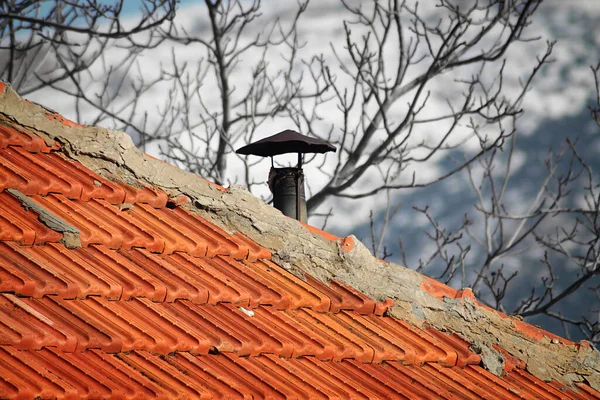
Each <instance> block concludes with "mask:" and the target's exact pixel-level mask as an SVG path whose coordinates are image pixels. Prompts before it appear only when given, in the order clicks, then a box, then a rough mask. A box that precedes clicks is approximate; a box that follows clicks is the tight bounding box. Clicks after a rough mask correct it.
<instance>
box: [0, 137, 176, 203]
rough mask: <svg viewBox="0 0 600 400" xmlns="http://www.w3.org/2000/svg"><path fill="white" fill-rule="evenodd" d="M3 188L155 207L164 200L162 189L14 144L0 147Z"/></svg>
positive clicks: (85, 199)
mask: <svg viewBox="0 0 600 400" xmlns="http://www.w3.org/2000/svg"><path fill="white" fill-rule="evenodd" d="M7 188H11V189H17V190H19V191H20V192H22V193H24V194H26V195H29V196H33V195H48V194H51V193H56V194H61V195H63V196H65V197H67V198H69V199H81V200H83V201H89V200H90V199H102V200H106V201H108V202H109V203H111V204H122V203H130V204H136V203H146V204H149V205H150V206H152V207H155V208H162V207H165V206H166V204H167V201H168V196H167V194H166V193H165V192H163V191H162V190H158V189H151V188H149V187H147V186H144V185H142V184H140V183H135V187H134V186H131V185H125V184H122V183H117V182H113V181H111V180H108V179H105V178H103V177H101V176H100V175H98V174H96V173H94V172H92V171H90V170H89V169H87V168H85V167H83V166H82V165H81V164H80V163H78V162H76V161H73V160H70V159H68V158H66V157H65V156H63V155H62V154H59V153H56V152H53V153H49V154H43V153H37V154H32V153H30V152H28V151H27V150H25V149H23V148H18V147H9V148H7V149H4V150H0V191H1V190H3V189H7Z"/></svg>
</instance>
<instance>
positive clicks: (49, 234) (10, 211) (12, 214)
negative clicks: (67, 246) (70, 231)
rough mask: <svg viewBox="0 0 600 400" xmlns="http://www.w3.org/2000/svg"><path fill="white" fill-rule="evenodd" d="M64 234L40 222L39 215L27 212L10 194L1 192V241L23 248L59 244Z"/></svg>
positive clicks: (30, 211)
mask: <svg viewBox="0 0 600 400" xmlns="http://www.w3.org/2000/svg"><path fill="white" fill-rule="evenodd" d="M61 239H62V234H61V233H59V232H56V231H53V230H52V229H49V228H47V227H46V226H45V225H44V224H42V223H41V222H39V221H38V215H37V214H36V213H35V212H33V211H32V210H25V208H23V206H22V205H21V203H20V202H19V200H17V199H16V198H15V197H13V196H12V195H10V194H9V193H8V192H6V191H3V192H0V241H14V242H17V243H19V244H20V245H23V246H31V245H34V244H36V245H39V244H43V243H46V242H58V241H59V240H61Z"/></svg>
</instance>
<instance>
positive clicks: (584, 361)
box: [0, 85, 600, 399]
mask: <svg viewBox="0 0 600 400" xmlns="http://www.w3.org/2000/svg"><path fill="white" fill-rule="evenodd" d="M0 92H1V93H2V94H1V95H0V190H1V191H0V210H1V212H0V304H1V305H2V306H1V307H0V314H1V318H0V360H1V362H0V398H24V399H25V398H33V397H39V398H99V397H102V398H104V397H118V398H134V397H135V398H151V397H159V398H177V397H180V398H185V397H192V398H197V397H199V398H213V397H223V398H250V397H252V398H311V399H312V398H402V397H407V398H427V399H431V398H482V397H486V398H501V399H508V398H526V399H530V398H531V399H533V398H548V399H555V398H573V399H590V398H600V392H598V390H600V385H599V382H600V381H599V376H600V375H599V368H600V367H599V364H600V363H599V362H598V360H600V357H599V355H598V354H599V353H598V351H596V350H595V349H593V348H592V347H591V346H590V345H589V344H587V343H586V342H580V343H571V342H569V341H567V340H565V339H562V338H560V337H558V336H555V335H552V334H550V333H548V332H545V331H542V330H541V329H538V328H536V327H533V326H531V325H529V324H527V323H525V322H523V321H520V320H518V319H515V318H511V317H508V316H506V315H503V314H500V313H498V312H496V311H494V310H490V309H487V308H485V307H484V306H482V305H481V304H479V303H478V302H477V300H476V299H475V298H474V297H473V295H472V293H471V292H470V290H468V289H466V290H462V291H456V290H454V289H452V288H450V287H447V286H445V285H442V284H439V283H436V282H435V281H433V280H431V279H428V278H425V277H424V276H422V275H420V274H417V273H416V272H414V271H410V270H408V269H406V268H402V267H400V266H396V265H394V264H390V263H383V262H381V261H379V260H377V259H375V258H373V257H372V256H371V255H370V253H368V251H367V250H366V249H365V248H364V246H363V245H362V244H361V243H360V242H359V241H358V240H357V239H356V238H354V237H352V236H349V237H346V238H337V237H335V236H333V235H331V234H328V233H326V232H321V231H319V230H317V229H315V228H312V227H309V226H306V225H302V224H300V223H298V222H297V221H294V220H291V219H289V218H287V217H284V216H283V215H281V213H279V211H277V210H275V209H273V208H272V207H269V206H267V205H265V204H264V203H262V202H261V201H260V200H259V199H256V198H255V197H253V196H252V195H251V194H249V193H248V192H246V191H244V190H242V189H239V188H230V189H224V188H222V187H220V186H217V185H215V184H211V183H209V182H207V181H206V180H204V179H202V178H200V177H197V176H194V175H192V174H190V173H187V172H185V171H181V170H178V169H176V168H175V167H172V166H170V165H168V164H166V163H163V162H161V161H159V160H156V159H153V158H152V157H150V156H147V155H144V154H142V153H141V152H139V151H138V150H137V149H136V148H135V146H133V143H132V142H131V140H130V139H129V138H128V137H127V136H126V135H125V134H123V133H120V132H114V131H110V130H106V129H103V128H97V127H83V126H81V125H78V124H76V123H74V122H72V121H68V120H65V119H64V118H63V117H61V116H60V115H57V114H55V113H52V112H50V111H48V110H47V109H44V108H43V107H41V106H38V105H35V104H32V103H29V102H27V101H25V100H22V99H21V98H20V97H18V95H17V94H16V93H15V92H14V91H13V90H12V89H11V88H10V87H9V86H5V85H0Z"/></svg>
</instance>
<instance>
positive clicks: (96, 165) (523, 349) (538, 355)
mask: <svg viewBox="0 0 600 400" xmlns="http://www.w3.org/2000/svg"><path fill="white" fill-rule="evenodd" d="M47 115H48V114H47V112H46V111H45V110H44V109H43V108H42V107H40V106H37V105H35V104H31V103H27V102H25V101H23V100H22V99H21V98H20V97H19V96H18V95H17V94H16V93H15V92H14V91H13V90H12V88H10V86H8V85H7V87H6V89H5V92H4V94H2V95H0V116H3V117H4V118H5V119H10V120H13V121H15V122H17V123H18V124H19V125H21V126H23V127H24V129H23V131H24V132H25V133H29V134H34V135H38V136H40V137H42V138H43V139H44V140H45V141H46V144H48V145H49V146H52V145H53V144H54V141H58V142H59V143H60V144H61V145H62V151H63V152H64V153H65V154H66V155H68V156H69V157H70V158H72V159H75V160H78V161H80V162H81V163H82V164H84V165H85V166H86V167H88V168H90V169H91V170H93V171H95V172H97V173H99V174H101V175H103V176H109V177H110V178H111V179H115V177H117V178H118V179H121V180H123V181H124V182H134V181H135V180H136V179H138V180H140V181H142V182H144V183H147V184H149V185H153V186H156V187H159V188H161V189H163V190H164V191H166V192H167V193H168V194H169V195H170V196H171V197H176V196H179V195H181V194H184V195H186V196H188V197H189V198H190V199H192V203H191V204H188V205H186V206H185V207H186V208H188V209H189V210H190V211H192V212H196V213H199V214H200V215H202V216H203V217H204V218H206V219H208V220H210V221H212V222H213V223H215V224H217V225H218V226H220V227H221V228H223V229H225V230H226V231H229V232H232V233H233V232H241V233H243V234H245V235H246V236H248V237H249V238H250V239H252V240H254V241H255V242H257V243H258V244H260V245H261V246H263V247H265V248H267V249H269V250H270V251H271V252H272V254H273V260H274V261H275V262H276V263H278V264H280V265H282V266H283V267H284V268H286V269H288V270H290V271H291V272H292V273H294V274H296V275H297V276H300V277H303V274H304V273H308V274H310V275H312V276H314V277H315V278H317V279H319V280H321V281H322V282H325V283H327V282H328V281H329V280H330V279H337V280H339V281H341V282H343V283H345V284H347V285H350V286H353V287H354V288H356V289H358V290H360V291H361V292H363V293H364V294H366V295H367V296H370V297H371V298H373V299H375V300H377V301H382V300H385V299H386V298H391V299H393V300H394V306H393V307H392V308H390V309H389V310H388V313H389V314H390V315H392V316H394V317H396V318H399V319H402V320H405V321H408V322H410V323H413V324H415V325H417V326H432V327H434V328H436V329H439V330H442V331H445V330H450V331H453V332H456V333H459V334H460V335H462V336H463V337H464V338H465V339H467V340H468V341H469V342H471V344H472V348H476V349H478V353H479V354H480V356H481V358H482V363H483V365H484V367H485V368H486V369H488V370H489V371H491V372H492V373H495V374H500V373H502V371H503V367H504V358H503V356H502V354H501V353H500V352H498V351H497V350H495V349H494V346H498V347H500V348H503V349H505V350H506V351H507V352H508V353H509V354H511V355H513V356H514V357H516V358H518V359H519V360H522V361H523V362H524V363H525V365H526V369H527V371H529V372H530V373H531V374H533V375H535V376H536V377H538V378H540V379H542V380H545V381H553V380H554V381H558V382H561V383H563V384H566V385H572V384H573V383H575V382H581V381H586V382H588V383H589V385H590V386H591V387H593V388H594V389H596V390H600V353H599V352H598V351H597V350H596V349H594V348H593V347H591V346H590V345H589V344H587V343H585V342H582V343H576V344H569V345H567V344H560V343H555V342H556V340H551V339H550V338H547V337H543V338H542V339H536V338H533V337H530V336H528V335H526V334H524V333H522V332H521V331H519V330H517V329H516V328H517V326H516V322H517V321H518V322H520V321H519V320H518V319H516V318H512V317H507V316H505V315H503V314H499V313H497V312H495V311H493V310H488V309H486V308H484V307H481V306H478V305H476V304H475V303H474V302H473V301H472V300H471V299H469V298H466V297H465V298H459V299H448V298H446V299H445V300H441V299H439V298H437V297H435V296H433V295H431V294H430V293H428V292H426V291H424V290H423V289H422V287H421V284H422V283H423V281H424V279H425V278H424V277H423V275H421V274H419V273H417V272H415V271H413V270H410V269H407V268H404V267H401V266H398V265H395V264H392V263H383V262H381V261H379V260H378V259H376V258H375V257H373V255H372V254H371V253H370V252H369V250H368V249H367V248H366V247H365V246H364V245H363V244H362V243H360V242H359V241H358V240H357V239H356V238H354V237H351V238H352V239H353V240H354V243H355V245H354V247H353V248H352V249H351V250H350V251H348V252H347V251H346V250H345V249H343V248H342V247H341V244H340V243H338V242H336V241H329V240H327V239H325V238H323V237H321V236H319V235H315V234H312V233H311V232H309V231H308V230H307V229H306V228H305V227H304V226H302V225H301V224H300V223H298V222H297V221H295V220H293V219H290V218H287V217H285V216H283V215H282V214H281V213H280V212H279V211H278V210H276V209H275V208H273V207H270V206H268V205H267V204H265V203H264V202H263V201H261V200H260V199H258V198H256V197H254V196H253V195H252V194H250V193H249V192H247V191H246V190H244V189H241V188H237V187H232V188H230V189H228V190H226V191H224V190H222V189H221V188H219V187H218V186H216V185H214V184H211V183H209V182H208V181H206V180H204V179H202V178H199V177H197V176H196V175H193V174H191V173H189V172H186V171H182V170H179V169H177V168H175V167H173V166H171V165H169V164H166V163H164V162H162V161H159V160H156V159H154V158H152V157H149V156H147V155H145V154H143V153H142V152H140V151H139V150H138V149H137V148H136V147H135V145H134V144H133V142H132V140H131V138H130V137H129V136H128V135H127V134H125V133H122V132H118V131H112V130H109V129H104V128H99V127H83V128H81V127H71V126H65V125H63V124H61V123H60V122H59V121H56V120H52V119H49V118H47Z"/></svg>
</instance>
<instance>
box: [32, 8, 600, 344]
mask: <svg viewBox="0 0 600 400" xmlns="http://www.w3.org/2000/svg"><path fill="white" fill-rule="evenodd" d="M105 2H107V3H110V1H105ZM263 4H264V10H263V13H264V16H263V20H268V19H269V18H272V17H274V16H276V15H278V16H281V17H282V18H284V19H285V18H289V14H290V12H289V10H290V8H291V7H294V6H295V5H296V1H292V0H289V1H278V2H272V1H265V2H263ZM425 4H427V3H425ZM125 6H126V8H125V9H124V13H125V14H126V15H127V16H128V17H130V18H132V19H135V18H136V16H137V15H138V14H137V13H138V12H139V11H138V10H139V2H138V1H126V2H125ZM304 17H305V18H304V19H301V20H300V25H299V34H300V39H301V40H302V41H303V42H305V45H304V47H303V49H302V51H301V53H302V55H310V54H323V56H324V57H325V58H327V59H328V60H329V62H330V63H331V65H332V66H333V67H332V68H334V67H336V62H337V61H336V60H335V58H334V57H333V52H332V49H336V48H337V49H340V48H342V47H343V45H344V43H343V36H342V34H343V30H342V25H341V21H342V20H343V18H344V17H347V15H345V14H343V12H342V11H341V8H340V7H339V3H338V2H336V1H334V0H323V1H313V2H312V3H311V4H310V5H309V8H308V10H307V12H306V13H305V16H304ZM598 21H600V7H598V2H597V0H545V1H544V2H543V3H542V5H541V6H540V9H539V10H538V12H537V15H536V16H535V17H534V20H533V23H532V26H531V27H530V28H529V32H530V35H531V36H532V37H535V36H540V37H541V40H540V41H538V42H533V43H523V44H519V45H516V46H513V47H512V48H511V49H510V50H509V52H508V53H507V55H506V59H507V67H506V77H507V79H506V82H505V85H506V87H508V88H509V89H510V88H512V90H517V89H518V85H519V77H522V76H524V75H525V74H526V73H527V72H529V71H530V70H531V68H533V65H534V63H535V55H540V54H541V53H542V52H543V49H544V46H545V43H546V41H551V40H557V43H556V45H555V47H554V51H553V55H552V58H553V62H552V63H551V64H549V65H547V66H546V67H544V69H542V70H541V71H540V74H539V75H538V76H537V77H536V79H535V81H534V84H533V86H532V89H531V90H530V91H529V92H528V94H527V96H526V98H525V100H524V102H523V110H524V114H523V116H522V117H521V118H520V119H519V121H518V125H517V128H518V133H519V135H518V140H517V143H516V152H515V155H514V164H513V168H512V175H511V186H510V190H508V192H507V198H508V199H510V205H511V206H512V207H515V209H516V210H522V209H523V208H526V207H527V205H528V204H529V203H530V202H531V200H532V199H533V198H535V194H536V193H537V191H538V189H539V185H540V183H541V182H542V181H543V177H544V173H545V165H544V157H546V156H547V154H548V150H549V149H551V148H552V149H553V150H555V151H556V150H559V149H560V148H561V146H563V145H564V140H565V138H566V137H571V138H578V140H579V142H578V148H579V149H580V150H581V152H582V154H583V155H584V157H586V158H587V159H589V160H593V167H594V168H595V170H597V169H598V168H599V167H600V162H599V161H596V159H597V156H596V154H598V151H600V136H599V135H600V131H599V128H598V126H597V125H595V124H594V123H593V122H592V121H591V119H590V117H589V116H590V113H589V110H588V108H587V107H588V105H590V104H593V100H594V95H595V93H594V82H593V78H592V74H591V71H590V65H595V64H597V63H598V62H599V61H600V24H599V23H598ZM176 22H177V23H178V24H180V25H181V26H185V27H186V28H187V29H189V30H190V31H193V32H194V33H197V34H198V35H199V37H203V36H204V37H206V35H210V31H209V29H208V24H207V15H206V10H205V9H204V7H203V6H202V2H199V1H192V0H186V1H183V2H181V4H180V6H179V11H178V13H177V20H176ZM257 29H258V28H257ZM121 52H122V50H121V49H119V48H118V46H115V47H113V48H112V49H111V50H110V51H109V52H108V53H107V58H106V60H105V63H107V64H110V63H114V64H115V68H118V67H119V65H118V63H119V60H120V58H119V55H120V54H121ZM202 56H203V55H202V52H201V51H199V50H197V47H193V46H189V47H185V46H181V45H173V44H170V43H164V44H163V45H161V46H158V47H157V48H156V49H153V50H151V51H147V52H146V53H145V54H144V55H143V56H141V57H140V63H139V65H138V68H137V69H134V70H132V71H135V72H131V74H132V75H134V74H137V75H135V77H134V76H125V78H127V79H129V80H130V81H132V82H133V81H135V79H139V76H142V77H144V78H145V79H152V77H155V76H156V75H157V74H158V71H159V67H160V65H161V63H162V64H163V65H168V64H169V63H170V62H171V60H172V59H173V57H176V58H177V60H178V62H179V63H180V65H182V63H185V62H187V63H188V66H189V68H190V69H191V70H192V71H200V70H201V68H200V67H198V69H197V70H194V69H193V68H196V67H195V66H196V64H198V62H199V60H202ZM252 57H255V55H249V56H248V58H247V59H246V60H245V62H251V61H252ZM269 62H270V65H271V66H272V67H276V66H277V65H278V63H281V59H280V58H278V56H277V55H276V54H274V55H271V56H270V58H269ZM104 65H106V64H104ZM240 65H242V66H243V65H244V63H243V62H242V63H241V64H240ZM337 67H338V68H339V65H338V66H337ZM95 68H97V71H96V75H95V76H93V77H92V79H91V80H90V82H89V85H90V92H93V91H94V90H96V89H95V88H96V86H94V85H95V84H97V83H98V82H100V80H101V78H102V71H104V69H103V68H104V66H103V65H102V64H99V65H98V66H96V67H95ZM246 72H247V71H246ZM236 74H237V75H235V76H236V80H235V82H236V90H238V91H239V92H238V93H242V92H243V89H244V79H245V78H244V76H246V75H244V73H243V72H239V73H238V72H236ZM96 81H97V82H96ZM444 85H448V88H451V87H452V86H450V85H451V82H449V81H444V80H441V81H440V82H439V83H438V86H437V88H436V89H437V90H438V91H439V93H442V94H443V93H445V92H444V89H445V86H444ZM170 89H171V88H170V87H169V85H163V86H158V87H156V88H155V89H154V90H153V91H151V92H149V93H146V94H145V95H144V96H140V98H139V106H140V110H145V111H146V113H147V116H148V118H149V121H150V122H149V123H152V121H153V118H154V120H156V118H157V110H159V109H160V107H161V106H160V105H161V104H164V102H165V98H166V97H168V95H169V93H170V92H169V90H170ZM217 89H218V88H217V85H216V83H215V81H214V80H212V79H211V78H210V77H209V78H208V79H206V80H205V81H204V84H203V86H202V88H199V89H198V90H203V91H205V93H207V95H205V96H208V94H211V93H215V91H216V90H217ZM447 90H451V89H447ZM508 95H510V92H509V93H508ZM49 96H52V100H53V101H52V102H51V104H49V103H48V98H49ZM28 98H29V99H31V100H34V101H37V102H39V103H41V104H45V105H48V106H50V107H51V108H53V109H55V110H56V111H58V112H60V113H62V114H64V115H65V116H67V117H70V118H72V119H79V122H84V123H85V122H88V120H86V118H90V119H91V116H92V115H93V113H92V112H90V113H87V111H86V108H85V107H83V108H82V112H81V113H80V114H79V116H77V115H76V114H75V113H74V111H73V109H74V107H73V103H72V101H71V100H70V99H69V98H68V97H65V96H61V95H59V94H56V93H53V92H50V91H48V90H43V91H39V92H36V93H32V94H31V95H29V96H28ZM206 98H207V99H208V98H209V97H206ZM122 101H123V99H122V98H116V99H115V101H114V104H112V105H111V106H112V107H114V108H115V111H119V110H118V107H119V104H120V103H119V102H122ZM433 101H434V103H433V104H434V105H435V106H438V107H443V106H444V101H443V99H442V98H441V97H440V98H439V99H435V98H434V99H433ZM208 103H209V104H208V105H207V107H208V108H210V107H211V104H210V102H208ZM198 107H199V105H198ZM432 110H433V111H435V107H433V108H432ZM398 113H400V111H398ZM323 115H324V117H323V118H324V120H323V121H324V122H323V123H322V124H321V125H318V124H317V125H316V126H321V127H322V128H323V130H326V129H327V127H328V126H329V125H328V124H330V125H332V126H335V125H336V124H339V116H337V115H339V114H338V113H337V110H336V109H335V107H334V106H331V107H330V108H325V109H324V111H323ZM336 118H338V119H336ZM288 127H289V122H285V121H267V123H266V124H264V125H263V127H261V130H260V132H257V133H256V137H255V138H254V140H257V139H260V138H262V137H266V136H269V135H271V134H273V133H276V132H278V131H279V130H283V129H287V128H288ZM426 133H427V132H425V133H424V134H426ZM182 140H185V139H182ZM242 144H243V143H241V142H240V146H241V145H242ZM146 151H147V152H148V153H150V154H152V155H155V156H159V155H160V154H159V153H160V149H159V148H158V146H157V145H156V146H149V147H148V148H146ZM455 156H456V157H460V154H456V155H455ZM319 160H320V159H319ZM319 160H318V161H319ZM230 162H231V163H232V165H233V168H232V169H231V170H230V172H229V174H228V177H227V178H228V179H229V180H230V181H231V182H234V183H238V184H240V183H243V170H242V168H241V164H240V163H238V162H237V161H236V158H235V157H230ZM281 162H283V163H285V162H287V161H286V159H282V160H281ZM452 162H453V160H452V158H451V157H449V158H444V159H440V160H438V161H436V162H435V163H431V164H428V166H427V168H426V169H424V170H421V171H420V173H421V174H424V175H427V174H430V175H435V174H436V173H438V172H439V171H442V170H444V168H448V167H449V166H451V165H452ZM317 164H318V163H315V164H312V165H310V166H308V167H307V168H306V169H305V175H306V180H307V181H309V182H310V183H311V188H312V190H314V189H315V188H318V187H319V185H321V186H322V185H323V184H324V183H325V181H326V174H324V173H323V171H322V170H321V169H320V168H319V167H318V165H317ZM269 167H270V163H269V161H268V160H264V161H260V163H259V164H258V165H257V166H256V167H255V168H254V169H253V171H252V173H253V178H254V179H255V180H256V181H259V182H264V183H263V184H261V185H257V186H256V187H255V188H254V189H253V193H255V194H256V195H259V196H263V197H264V198H267V197H269V191H268V188H267V185H266V178H267V176H268V170H269ZM367 180H368V178H367ZM365 184H367V183H365ZM309 192H310V189H309ZM475 200H476V196H475V193H474V191H473V190H472V189H471V185H470V183H469V180H468V177H467V176H466V175H465V174H460V175H457V176H455V177H453V178H452V179H449V180H447V181H445V182H442V183H440V184H437V185H435V186H432V187H429V188H426V189H423V190H411V191H401V192H395V193H392V194H390V195H389V196H386V194H385V193H383V194H381V195H379V196H375V197H372V198H369V199H367V200H362V201H356V200H349V199H343V198H332V199H329V200H328V201H326V202H325V204H323V206H322V207H320V209H319V211H321V212H327V211H328V210H329V209H332V210H334V211H335V212H334V216H332V217H331V218H329V219H327V225H326V229H327V230H328V231H331V232H332V233H335V234H338V235H341V236H345V235H349V234H355V235H356V236H358V237H359V239H361V240H363V241H364V242H365V244H367V245H368V244H369V243H370V240H371V239H370V237H371V233H370V220H369V211H371V210H372V211H373V216H374V219H375V221H377V222H381V221H382V220H383V218H384V214H385V208H386V204H387V203H388V201H389V202H391V204H394V205H395V204H398V203H402V207H401V209H400V212H399V213H398V214H397V215H396V216H395V217H394V218H393V219H392V220H391V221H390V222H389V224H388V225H387V228H386V230H385V232H384V238H383V243H384V244H385V245H386V246H387V248H388V251H389V252H391V253H393V255H392V256H391V257H390V260H391V261H394V262H397V263H402V262H403V259H402V258H401V257H400V248H399V245H398V243H399V241H398V238H399V237H402V238H403V240H404V241H405V248H406V249H407V256H408V257H407V263H408V265H409V266H413V267H414V266H416V265H418V260H419V259H421V258H424V257H426V256H425V255H426V254H429V253H431V252H432V251H435V248H434V247H433V245H432V242H431V241H430V240H428V239H427V237H426V236H425V235H424V234H423V231H424V230H427V229H429V223H428V221H427V219H426V218H424V217H423V216H422V215H421V214H420V213H418V212H416V211H414V210H413V207H415V206H416V207H425V206H427V205H428V206H429V207H430V210H431V212H432V214H433V215H434V216H435V217H436V218H438V219H439V221H440V222H441V223H442V224H443V225H444V226H445V227H447V228H448V229H453V228H455V227H457V226H458V225H459V224H460V223H461V222H462V218H463V216H464V215H469V216H471V217H472V218H476V216H477V212H476V210H475V209H474V206H473V203H474V201H475ZM309 222H310V223H311V224H313V225H315V226H317V227H321V226H323V224H324V223H325V219H324V218H319V217H316V218H311V219H310V221H309ZM478 223H480V222H477V223H476V224H475V225H474V227H473V230H474V231H475V232H477V229H479V228H481V225H477V224H478ZM479 234H480V233H479ZM482 254H483V253H482V252H481V251H480V250H478V248H477V244H476V243H474V244H473V249H472V251H471V254H470V258H469V259H468V260H467V261H468V262H470V263H478V262H481V260H480V258H481V256H482ZM541 256H542V254H541V253H540V252H539V251H531V252H529V253H527V254H526V255H521V256H519V257H512V258H509V259H507V260H506V261H505V268H506V269H507V270H519V271H520V274H521V276H522V277H523V278H522V282H523V284H522V285H515V289H514V290H515V292H511V293H510V296H513V297H514V299H513V300H511V301H509V303H511V304H513V305H514V304H516V303H517V302H518V299H519V298H520V297H519V291H527V289H528V288H527V287H526V286H527V285H528V284H530V282H531V281H536V282H538V283H539V282H540V281H539V278H540V277H542V276H544V274H546V273H547V272H546V271H545V270H544V269H543V268H542V267H540V263H539V259H540V258H541ZM503 265H504V263H503ZM429 273H430V275H435V274H434V273H435V271H430V272H429ZM560 273H562V274H564V275H566V276H568V275H569V274H575V273H576V271H572V270H570V269H569V267H568V266H567V265H565V266H563V268H562V269H561V270H560ZM565 282H566V281H565ZM450 283H451V284H452V285H453V286H455V287H457V288H458V287H460V285H461V282H459V281H452V282H450ZM597 284H600V282H597ZM586 293H587V297H585V296H584V297H575V296H572V297H569V298H568V299H567V301H566V303H565V304H566V306H565V307H566V309H565V310H568V309H578V308H581V303H583V302H587V303H590V302H591V304H594V301H598V299H595V298H594V297H593V296H591V295H590V293H589V292H586ZM599 308H600V306H599ZM593 318H595V319H596V320H597V318H598V316H597V315H595V316H594V317H593ZM533 322H535V323H538V322H539V323H541V324H543V325H544V326H545V327H547V328H548V329H554V330H557V329H558V327H557V326H556V324H553V323H552V322H548V321H545V320H538V319H534V320H533ZM575 337H577V336H575Z"/></svg>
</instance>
